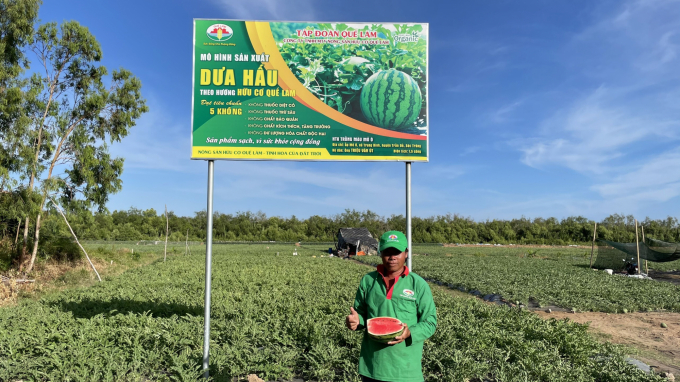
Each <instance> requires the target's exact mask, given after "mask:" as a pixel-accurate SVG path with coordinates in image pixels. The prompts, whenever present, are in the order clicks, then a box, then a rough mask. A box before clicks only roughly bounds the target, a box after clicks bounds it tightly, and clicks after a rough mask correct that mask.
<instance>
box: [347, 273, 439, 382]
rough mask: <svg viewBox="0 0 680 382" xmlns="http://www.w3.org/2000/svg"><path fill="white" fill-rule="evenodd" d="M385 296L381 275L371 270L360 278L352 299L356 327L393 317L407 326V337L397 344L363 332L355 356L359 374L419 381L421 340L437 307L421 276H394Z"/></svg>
mask: <svg viewBox="0 0 680 382" xmlns="http://www.w3.org/2000/svg"><path fill="white" fill-rule="evenodd" d="M387 297H388V291H387V286H386V285H385V281H384V280H383V277H382V275H381V274H380V273H379V272H378V271H375V272H371V273H369V274H367V275H365V276H364V277H363V278H362V279H361V283H360V284H359V288H358V289H357V294H356V298H355V300H354V310H356V311H357V313H358V314H359V328H358V329H357V330H359V329H364V328H365V323H366V321H367V320H369V319H371V318H374V317H395V318H397V319H399V320H400V321H401V322H404V323H406V324H407V325H408V327H409V330H410V331H411V337H409V338H407V339H406V340H405V341H403V342H401V343H399V344H397V345H385V344H382V343H380V342H377V341H374V340H372V339H371V338H370V337H369V336H368V333H366V332H364V338H363V341H362V343H361V355H360V359H359V374H361V375H364V376H367V377H370V378H373V379H377V380H379V381H390V382H421V381H423V380H424V379H423V371H422V358H423V343H424V342H425V340H426V339H428V338H430V337H431V336H432V335H433V334H434V331H435V329H436V328H437V309H436V308H435V306H434V301H433V300H432V291H431V290H430V286H429V285H428V284H427V282H426V281H425V280H423V278H422V277H420V276H418V275H417V274H415V273H413V272H408V270H407V271H406V272H404V274H402V275H401V276H400V277H398V278H397V281H396V284H394V286H393V288H392V293H391V296H390V297H391V298H389V299H388V298H387Z"/></svg>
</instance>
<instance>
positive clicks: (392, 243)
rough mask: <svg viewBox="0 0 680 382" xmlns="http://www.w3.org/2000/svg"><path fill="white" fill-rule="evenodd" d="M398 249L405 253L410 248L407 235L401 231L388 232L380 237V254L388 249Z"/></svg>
mask: <svg viewBox="0 0 680 382" xmlns="http://www.w3.org/2000/svg"><path fill="white" fill-rule="evenodd" d="M390 247H391V248H396V249H398V250H399V251H401V252H404V251H405V250H406V248H408V241H407V240H406V235H404V234H403V233H401V232H399V231H387V232H385V233H384V234H383V235H382V236H380V252H382V251H384V250H385V249H387V248H390Z"/></svg>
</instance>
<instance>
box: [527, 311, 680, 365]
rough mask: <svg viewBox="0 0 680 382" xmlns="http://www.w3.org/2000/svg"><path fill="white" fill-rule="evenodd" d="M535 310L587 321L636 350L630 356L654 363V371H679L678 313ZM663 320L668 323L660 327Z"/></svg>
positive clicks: (548, 315) (595, 329)
mask: <svg viewBox="0 0 680 382" xmlns="http://www.w3.org/2000/svg"><path fill="white" fill-rule="evenodd" d="M534 313H536V314H538V315H539V316H540V317H542V318H545V319H549V318H555V319H558V320H561V319H564V318H568V319H570V320H572V321H575V322H578V323H582V324H583V323H589V324H590V331H591V332H592V333H593V334H594V335H596V336H598V337H600V338H602V339H603V340H606V341H609V342H613V343H616V344H622V345H627V346H630V347H632V348H635V349H637V350H638V351H639V354H633V355H632V356H633V357H634V358H636V359H639V360H641V361H643V362H645V363H646V364H648V365H650V366H654V368H655V370H656V371H658V372H671V373H673V374H674V375H680V313H666V312H652V313H628V314H607V313H600V312H583V313H567V312H552V313H546V312H544V311H535V312H534ZM662 323H665V324H666V325H667V326H668V327H667V328H662V327H661V324H662Z"/></svg>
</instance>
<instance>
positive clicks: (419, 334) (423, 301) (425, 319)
mask: <svg viewBox="0 0 680 382" xmlns="http://www.w3.org/2000/svg"><path fill="white" fill-rule="evenodd" d="M419 289H420V291H421V292H420V293H418V295H419V296H418V304H417V305H418V306H417V313H418V323H417V324H415V325H413V326H410V327H409V330H410V331H411V340H412V341H416V342H418V341H425V340H426V339H428V338H430V337H432V335H433V334H434V331H435V330H436V329H437V308H436V307H435V306H434V300H433V299H432V291H431V290H430V286H429V285H428V284H427V283H426V282H423V284H422V285H420V288H419Z"/></svg>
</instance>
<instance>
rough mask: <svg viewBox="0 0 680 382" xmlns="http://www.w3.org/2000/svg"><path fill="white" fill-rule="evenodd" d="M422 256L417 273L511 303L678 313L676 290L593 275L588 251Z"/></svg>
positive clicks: (433, 250) (466, 251) (458, 251)
mask: <svg viewBox="0 0 680 382" xmlns="http://www.w3.org/2000/svg"><path fill="white" fill-rule="evenodd" d="M426 252H427V253H428V256H422V255H421V256H414V260H413V262H414V264H413V266H414V269H415V272H416V273H417V274H419V275H421V276H423V277H425V278H428V279H432V280H436V281H438V282H441V283H443V284H447V285H450V286H451V287H454V288H459V289H463V290H465V291H479V292H480V293H481V295H487V294H500V295H502V296H503V297H504V298H505V299H507V300H508V301H511V302H516V301H519V302H521V303H523V304H530V303H531V304H532V305H538V306H548V305H556V306H560V307H563V308H567V309H572V308H575V309H576V310H578V311H591V310H592V311H600V312H611V313H617V312H618V313H621V312H623V311H624V309H625V310H626V311H629V312H633V311H647V310H660V309H667V310H670V311H675V312H680V287H679V286H676V285H673V284H671V283H667V282H660V281H652V280H639V279H633V278H629V277H625V276H619V275H609V274H607V273H605V272H603V271H594V270H592V269H590V268H589V257H590V251H587V252H585V251H584V250H583V249H569V248H545V249H544V248H541V249H529V248H515V249H509V248H493V247H491V248H489V247H486V248H484V247H480V248H457V247H449V248H447V247H439V248H437V247H428V248H426V249H425V248H423V249H421V250H419V249H418V247H416V249H415V253H426ZM447 254H448V256H447ZM359 259H360V260H361V261H364V262H367V263H370V264H377V263H379V262H380V258H379V257H377V256H369V257H361V258H359ZM657 265H658V264H652V267H655V266H657ZM675 266H676V267H677V264H675Z"/></svg>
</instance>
